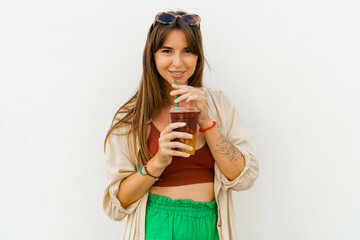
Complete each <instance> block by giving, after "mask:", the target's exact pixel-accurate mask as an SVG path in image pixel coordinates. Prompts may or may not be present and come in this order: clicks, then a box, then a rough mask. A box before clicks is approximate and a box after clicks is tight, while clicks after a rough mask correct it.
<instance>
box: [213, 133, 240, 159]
mask: <svg viewBox="0 0 360 240" xmlns="http://www.w3.org/2000/svg"><path fill="white" fill-rule="evenodd" d="M218 136H219V139H220V143H218V144H216V146H217V147H218V149H217V150H216V151H215V152H217V153H218V154H221V155H225V156H227V157H228V159H229V161H230V162H231V161H233V160H234V161H238V160H240V159H241V158H242V154H241V152H240V151H239V149H237V148H236V147H235V146H234V145H232V144H231V143H230V142H229V141H228V140H227V139H226V138H225V137H224V135H223V134H222V133H221V132H220V131H219V132H218Z"/></svg>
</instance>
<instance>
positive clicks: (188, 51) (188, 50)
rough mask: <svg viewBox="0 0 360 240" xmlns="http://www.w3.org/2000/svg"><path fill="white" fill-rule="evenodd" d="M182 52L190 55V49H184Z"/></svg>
mask: <svg viewBox="0 0 360 240" xmlns="http://www.w3.org/2000/svg"><path fill="white" fill-rule="evenodd" d="M184 52H185V53H192V52H191V50H190V49H185V50H184Z"/></svg>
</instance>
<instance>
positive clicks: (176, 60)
mask: <svg viewBox="0 0 360 240" xmlns="http://www.w3.org/2000/svg"><path fill="white" fill-rule="evenodd" d="M182 65H183V59H182V56H181V53H176V54H174V55H173V66H174V67H176V68H179V67H182Z"/></svg>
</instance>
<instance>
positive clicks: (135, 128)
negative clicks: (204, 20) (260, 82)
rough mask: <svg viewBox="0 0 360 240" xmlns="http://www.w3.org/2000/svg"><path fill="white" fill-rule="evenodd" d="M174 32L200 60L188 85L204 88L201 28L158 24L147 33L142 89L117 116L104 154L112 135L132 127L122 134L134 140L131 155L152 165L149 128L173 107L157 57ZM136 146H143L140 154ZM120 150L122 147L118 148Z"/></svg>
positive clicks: (180, 24) (140, 88) (177, 21)
mask: <svg viewBox="0 0 360 240" xmlns="http://www.w3.org/2000/svg"><path fill="white" fill-rule="evenodd" d="M170 13H173V14H176V15H184V14H186V12H170ZM174 29H179V30H182V31H183V32H184V34H185V36H186V40H187V42H188V45H189V48H190V51H191V52H192V53H194V54H195V55H197V56H198V59H197V65H196V69H195V72H194V74H193V75H192V76H191V77H190V78H189V79H188V85H191V86H193V87H202V86H203V83H202V77H203V70H204V62H205V57H204V52H203V46H202V37H201V32H200V27H198V26H189V25H188V24H187V23H186V22H184V21H183V20H182V19H181V18H179V17H178V18H176V21H175V22H174V23H172V24H162V23H158V22H156V23H155V24H153V25H152V26H151V27H150V29H149V32H148V35H147V40H146V44H145V49H144V53H143V74H142V77H141V80H140V85H139V88H138V90H137V91H136V93H135V94H134V96H132V97H131V98H130V100H129V101H127V102H126V103H125V104H124V105H123V106H121V107H120V108H119V110H118V111H117V112H116V113H115V115H114V117H113V120H112V124H111V127H110V129H109V131H108V133H107V135H106V137H105V142H104V151H106V149H105V147H106V141H107V139H108V137H109V135H110V134H115V133H114V131H115V130H116V129H119V128H121V127H124V126H129V127H130V128H129V130H128V131H126V132H122V133H120V134H121V135H128V142H129V143H130V136H132V141H133V146H134V147H133V149H132V150H130V149H129V150H130V151H132V154H134V156H135V158H136V159H138V163H137V164H140V165H141V164H143V163H146V162H147V161H149V160H150V159H151V158H152V156H151V154H150V151H149V149H148V147H147V124H148V122H149V121H151V120H152V119H153V118H154V117H155V116H156V115H157V114H159V113H160V111H161V109H162V107H164V106H166V105H167V104H170V101H171V98H170V96H168V95H167V92H166V90H165V80H164V79H163V78H162V77H161V76H160V74H159V72H158V71H157V68H156V65H155V58H154V53H155V52H156V51H157V50H159V49H160V48H161V47H162V44H163V43H164V41H165V38H166V36H167V35H168V33H169V32H170V31H172V30H174ZM137 143H138V144H139V145H140V146H139V147H140V148H139V152H137ZM119 147H120V146H119Z"/></svg>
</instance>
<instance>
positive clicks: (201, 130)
mask: <svg viewBox="0 0 360 240" xmlns="http://www.w3.org/2000/svg"><path fill="white" fill-rule="evenodd" d="M215 125H216V122H215V121H213V124H212V125H211V126H210V127H208V128H205V129H201V128H200V129H199V132H202V133H203V132H206V131H207V130H210V129H212V128H214V127H215Z"/></svg>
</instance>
